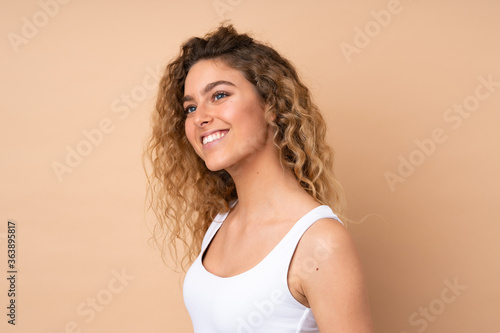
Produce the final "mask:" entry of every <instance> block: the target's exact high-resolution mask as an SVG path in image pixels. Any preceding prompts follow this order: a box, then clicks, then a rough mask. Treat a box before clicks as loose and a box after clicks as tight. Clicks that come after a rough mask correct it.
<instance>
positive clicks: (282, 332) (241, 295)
mask: <svg viewBox="0 0 500 333" xmlns="http://www.w3.org/2000/svg"><path fill="white" fill-rule="evenodd" d="M227 215H228V212H227V213H224V214H218V215H217V216H216V217H215V219H214V221H213V222H212V223H211V224H210V226H209V228H208V230H207V232H206V234H205V237H204V238H203V242H202V246H201V252H200V255H199V256H198V258H196V260H195V261H194V263H193V264H192V265H191V267H190V269H189V270H188V272H187V274H186V277H185V279H184V286H183V294H184V302H185V304H186V308H187V310H188V312H189V315H190V316H191V320H192V322H193V327H194V332H195V333H250V332H252V333H258V332H263V333H264V332H265V333H269V332H273V333H288V332H290V333H302V332H308V333H311V332H319V330H318V327H317V325H316V320H315V319H314V316H313V314H312V312H311V309H310V308H308V307H305V306H304V305H302V304H300V303H299V302H298V301H297V300H296V299H295V298H294V297H293V296H292V294H291V293H290V290H289V289H288V282H287V276H288V267H289V265H290V261H291V259H292V256H293V253H294V252H295V248H296V247H297V244H298V242H299V240H300V238H301V237H302V235H303V234H304V232H305V231H306V230H307V229H308V228H309V227H310V226H311V225H312V224H313V223H314V222H316V221H317V220H319V219H322V218H333V219H336V220H338V221H339V222H340V223H342V222H341V221H340V220H339V218H338V217H337V215H335V214H334V213H333V211H332V210H331V209H330V207H328V206H324V205H323V206H319V207H316V208H314V209H313V210H311V211H310V212H309V213H307V214H306V215H304V216H303V217H302V218H300V219H299V220H298V221H297V222H296V223H295V225H294V226H293V227H292V228H291V229H290V231H289V232H288V233H287V234H286V235H285V237H283V239H282V240H281V241H280V242H279V243H278V245H276V247H275V248H274V249H273V250H272V251H271V252H270V253H269V254H268V255H267V256H266V257H265V258H264V259H263V260H262V261H261V262H260V263H259V264H257V265H256V266H254V267H253V268H251V269H250V270H248V271H246V272H243V273H241V274H238V275H235V276H231V277H219V276H217V275H214V274H212V273H210V272H208V271H207V270H206V269H205V267H204V266H203V264H202V256H203V254H204V252H205V250H206V249H207V247H208V245H209V244H210V242H211V240H212V238H213V237H214V236H215V233H216V232H217V230H219V228H220V226H221V225H222V223H223V222H224V220H225V218H226V217H227Z"/></svg>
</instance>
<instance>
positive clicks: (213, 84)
mask: <svg viewBox="0 0 500 333" xmlns="http://www.w3.org/2000/svg"><path fill="white" fill-rule="evenodd" d="M221 84H226V85H228V86H233V87H236V85H235V84H234V83H232V82H230V81H225V80H219V81H215V82H211V83H209V84H207V85H206V86H205V88H203V90H202V92H201V94H202V95H206V94H207V93H208V92H209V91H210V90H212V89H213V88H215V87H217V86H218V85H221ZM192 100H193V97H192V96H190V95H186V96H184V98H183V99H182V102H188V101H192Z"/></svg>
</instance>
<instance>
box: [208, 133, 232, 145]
mask: <svg viewBox="0 0 500 333" xmlns="http://www.w3.org/2000/svg"><path fill="white" fill-rule="evenodd" d="M227 132H229V130H224V131H217V132H214V133H211V134H210V135H207V136H204V137H202V138H201V143H202V144H203V145H206V144H208V143H210V142H213V141H217V140H219V139H222V138H223V137H224V136H225V135H226V134H227Z"/></svg>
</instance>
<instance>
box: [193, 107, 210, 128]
mask: <svg viewBox="0 0 500 333" xmlns="http://www.w3.org/2000/svg"><path fill="white" fill-rule="evenodd" d="M211 121H212V116H211V114H210V112H209V110H208V109H207V107H205V106H201V105H199V106H198V107H197V108H196V111H195V114H194V123H195V125H196V126H198V127H205V126H206V125H208V124H210V122H211Z"/></svg>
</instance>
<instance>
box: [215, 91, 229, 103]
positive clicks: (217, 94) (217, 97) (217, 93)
mask: <svg viewBox="0 0 500 333" xmlns="http://www.w3.org/2000/svg"><path fill="white" fill-rule="evenodd" d="M227 95H228V94H227V93H226V92H224V91H218V92H216V93H215V94H214V96H213V99H214V101H218V100H219V99H221V98H224V97H226V96H227Z"/></svg>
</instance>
